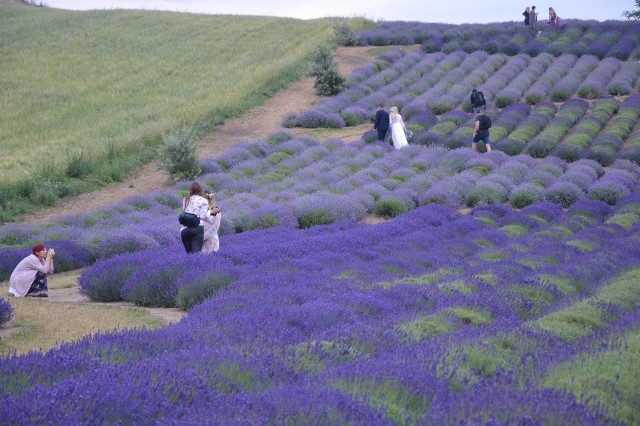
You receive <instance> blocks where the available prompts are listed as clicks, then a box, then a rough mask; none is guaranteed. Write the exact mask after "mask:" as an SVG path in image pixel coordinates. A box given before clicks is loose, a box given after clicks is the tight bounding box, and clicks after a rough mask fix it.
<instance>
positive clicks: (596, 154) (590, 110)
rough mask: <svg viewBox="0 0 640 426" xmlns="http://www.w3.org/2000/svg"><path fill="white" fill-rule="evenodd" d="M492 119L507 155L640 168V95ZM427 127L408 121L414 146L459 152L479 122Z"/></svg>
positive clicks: (516, 110)
mask: <svg viewBox="0 0 640 426" xmlns="http://www.w3.org/2000/svg"><path fill="white" fill-rule="evenodd" d="M488 114H489V115H490V116H491V117H492V119H493V123H494V125H493V127H492V128H491V140H492V143H493V147H494V148H497V149H498V150H500V151H503V152H505V153H507V154H509V155H518V154H528V155H530V156H532V157H535V158H544V157H546V156H548V155H552V156H556V157H558V158H561V159H563V160H565V161H569V162H572V161H576V160H578V159H589V160H594V161H597V162H598V163H599V164H601V165H602V166H609V165H611V164H613V163H614V162H615V161H616V159H625V160H631V161H633V162H635V163H637V164H638V163H640V129H639V128H638V124H639V123H640V95H632V96H629V97H627V98H626V99H625V100H624V101H623V102H622V103H621V102H619V101H617V100H614V99H602V100H599V101H596V102H593V103H591V104H589V103H588V102H586V101H584V100H580V99H571V100H569V101H567V102H565V103H563V104H562V106H560V107H559V108H558V107H556V106H555V105H554V104H553V103H551V102H541V103H539V104H537V105H536V106H535V107H533V108H532V107H531V106H530V105H527V104H523V103H514V104H511V105H509V106H508V107H506V108H504V109H503V110H502V111H501V112H500V113H496V112H494V111H490V112H488ZM424 124H425V121H423V120H422V119H421V118H420V117H418V118H417V119H416V120H410V121H408V126H409V127H410V128H412V130H413V131H414V134H415V136H414V138H415V139H414V143H416V144H421V145H444V146H446V147H449V148H457V147H462V146H467V145H468V144H469V140H470V139H471V137H472V133H473V129H474V125H475V118H474V117H473V116H472V115H470V114H467V113H463V112H461V111H452V112H449V113H446V114H443V115H442V116H440V118H439V119H438V120H437V121H436V122H435V123H434V124H433V125H431V126H430V127H427V126H424ZM425 127H427V128H426V129H425ZM374 136H375V135H374V134H373V132H369V133H365V135H364V137H363V139H364V140H365V141H371V139H372V138H373V137H374Z"/></svg>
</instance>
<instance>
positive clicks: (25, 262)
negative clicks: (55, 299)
mask: <svg viewBox="0 0 640 426" xmlns="http://www.w3.org/2000/svg"><path fill="white" fill-rule="evenodd" d="M55 254H56V252H55V251H54V250H53V249H49V250H47V249H46V248H45V246H44V245H42V244H36V245H35V246H33V247H32V248H31V254H30V255H29V256H27V257H25V258H24V259H22V260H21V261H20V263H18V266H16V269H14V270H13V272H12V273H11V277H10V278H9V293H11V294H13V295H14V296H16V297H24V296H33V297H47V296H48V291H49V288H48V287H47V274H52V273H53V256H54V255H55Z"/></svg>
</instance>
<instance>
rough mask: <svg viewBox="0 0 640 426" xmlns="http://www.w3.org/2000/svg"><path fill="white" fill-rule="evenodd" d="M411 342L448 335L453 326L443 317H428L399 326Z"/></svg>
mask: <svg viewBox="0 0 640 426" xmlns="http://www.w3.org/2000/svg"><path fill="white" fill-rule="evenodd" d="M399 328H400V330H401V331H403V332H404V333H406V334H407V335H408V336H409V338H411V339H412V340H416V341H419V340H422V339H423V338H425V337H432V336H437V335H438V334H443V333H448V332H450V331H452V330H453V329H454V327H453V324H452V323H451V322H450V321H448V320H447V319H446V317H445V316H444V315H441V314H438V315H429V316H426V317H422V318H418V319H415V320H412V321H408V322H406V323H403V324H401V325H400V326H399Z"/></svg>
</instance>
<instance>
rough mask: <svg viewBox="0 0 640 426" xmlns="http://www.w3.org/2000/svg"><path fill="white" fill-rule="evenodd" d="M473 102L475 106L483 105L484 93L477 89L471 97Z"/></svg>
mask: <svg viewBox="0 0 640 426" xmlns="http://www.w3.org/2000/svg"><path fill="white" fill-rule="evenodd" d="M473 103H474V104H475V106H480V105H484V93H482V92H481V91H479V90H478V91H477V92H476V93H475V95H474V97H473Z"/></svg>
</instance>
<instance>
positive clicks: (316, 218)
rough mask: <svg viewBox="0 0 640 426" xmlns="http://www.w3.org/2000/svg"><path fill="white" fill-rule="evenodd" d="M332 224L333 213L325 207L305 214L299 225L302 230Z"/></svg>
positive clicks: (299, 220)
mask: <svg viewBox="0 0 640 426" xmlns="http://www.w3.org/2000/svg"><path fill="white" fill-rule="evenodd" d="M332 222H333V218H332V217H331V212H329V210H327V209H326V208H325V207H319V208H315V209H311V210H309V211H307V212H305V213H303V214H302V216H301V217H299V218H298V223H299V224H300V228H302V229H305V228H310V227H312V226H315V225H328V224H330V223H332Z"/></svg>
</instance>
